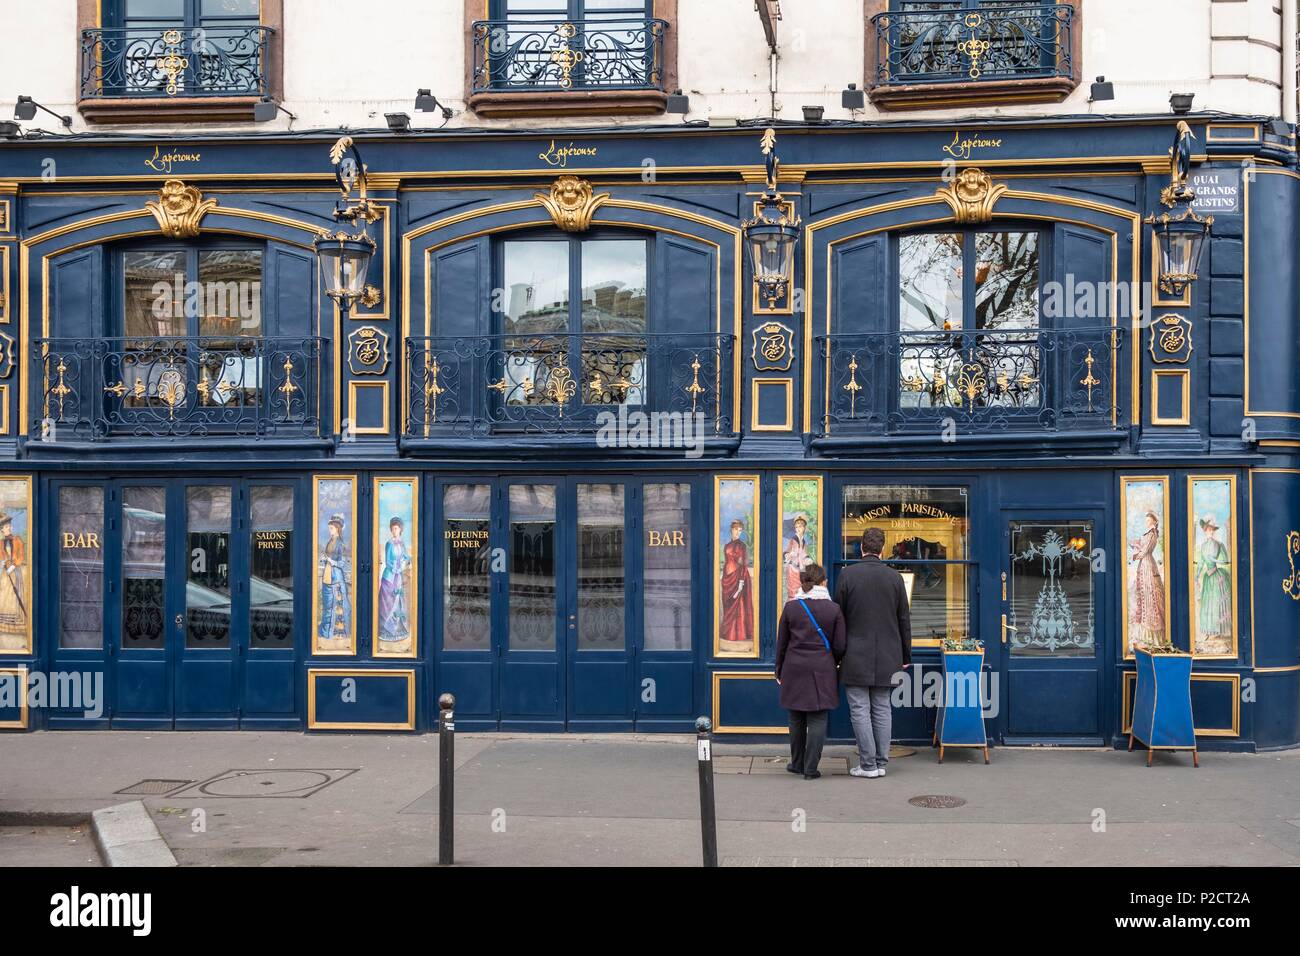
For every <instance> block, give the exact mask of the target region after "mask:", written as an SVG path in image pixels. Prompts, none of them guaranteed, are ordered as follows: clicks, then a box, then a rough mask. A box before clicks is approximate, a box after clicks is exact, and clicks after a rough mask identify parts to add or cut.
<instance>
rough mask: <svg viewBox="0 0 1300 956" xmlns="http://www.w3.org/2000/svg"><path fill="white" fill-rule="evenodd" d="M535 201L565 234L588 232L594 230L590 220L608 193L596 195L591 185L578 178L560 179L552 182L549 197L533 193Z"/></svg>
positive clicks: (544, 194)
mask: <svg viewBox="0 0 1300 956" xmlns="http://www.w3.org/2000/svg"><path fill="white" fill-rule="evenodd" d="M533 198H534V199H536V200H537V201H538V202H539V203H541V204H542V206H543V207H544V208H545V209H546V211H547V212H548V213H550V214H551V219H552V220H553V221H554V222H555V224H556V225H557V226H559V227H560V228H561V229H563V230H564V231H565V232H586V231H587V230H588V229H590V228H591V217H592V216H593V215H595V212H596V210H597V209H598V208H599V207H600V205H601V204H602V203H603V202H605V200H607V199H608V198H609V193H595V192H593V191H592V188H591V183H589V182H587V180H585V179H579V178H578V177H577V176H561V177H560V178H559V179H557V180H556V181H555V182H553V183H551V192H550V195H547V194H546V193H534V194H533Z"/></svg>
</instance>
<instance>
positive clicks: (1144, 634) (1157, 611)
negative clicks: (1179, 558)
mask: <svg viewBox="0 0 1300 956" xmlns="http://www.w3.org/2000/svg"><path fill="white" fill-rule="evenodd" d="M1146 521H1147V529H1146V531H1144V532H1143V533H1142V535H1141V536H1140V537H1138V538H1135V539H1134V540H1133V541H1132V542H1130V545H1129V547H1130V550H1131V553H1130V555H1129V560H1131V561H1133V562H1134V563H1135V564H1136V565H1137V567H1136V568H1135V571H1134V578H1133V610H1132V615H1131V616H1132V622H1131V624H1132V626H1131V628H1130V630H1129V647H1130V648H1132V647H1133V645H1134V644H1162V643H1164V641H1165V582H1164V579H1163V578H1162V577H1161V576H1160V565H1159V564H1157V563H1156V559H1155V553H1156V547H1157V546H1158V545H1159V543H1160V519H1159V518H1157V517H1156V515H1155V513H1154V512H1151V511H1148V512H1147V515H1146Z"/></svg>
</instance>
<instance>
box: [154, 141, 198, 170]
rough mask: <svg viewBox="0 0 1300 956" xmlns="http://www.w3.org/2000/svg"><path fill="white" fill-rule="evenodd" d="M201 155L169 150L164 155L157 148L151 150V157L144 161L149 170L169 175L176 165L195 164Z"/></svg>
mask: <svg viewBox="0 0 1300 956" xmlns="http://www.w3.org/2000/svg"><path fill="white" fill-rule="evenodd" d="M202 155H203V154H202V153H182V152H179V151H178V150H174V149H173V150H170V151H168V152H166V153H164V152H163V151H162V150H161V149H160V148H159V147H157V146H155V147H154V148H153V155H152V156H151V157H149V158H148V159H146V160H145V161H144V164H145V165H146V166H148V167H149V168H150V169H152V170H154V171H156V172H159V173H170V172H172V169H173V168H174V167H175V166H176V164H177V163H197V162H198V161H199V160H200V158H201V157H202Z"/></svg>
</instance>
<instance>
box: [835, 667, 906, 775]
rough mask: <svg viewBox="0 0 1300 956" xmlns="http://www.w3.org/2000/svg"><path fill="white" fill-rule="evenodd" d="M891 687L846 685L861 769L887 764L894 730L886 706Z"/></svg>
mask: <svg viewBox="0 0 1300 956" xmlns="http://www.w3.org/2000/svg"><path fill="white" fill-rule="evenodd" d="M891 690H893V688H892V687H847V686H846V687H845V688H844V693H845V695H846V696H847V697H848V699H849V719H850V720H852V721H853V736H854V737H856V738H857V739H858V760H859V762H860V763H861V764H862V769H863V770H874V769H876V768H877V767H884V766H885V764H887V763H889V738H890V733H891V731H892V729H893V727H892V724H893V716H894V715H893V712H892V711H891V710H890V706H889V694H890V691H891Z"/></svg>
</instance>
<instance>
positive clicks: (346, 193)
mask: <svg viewBox="0 0 1300 956" xmlns="http://www.w3.org/2000/svg"><path fill="white" fill-rule="evenodd" d="M330 161H331V162H332V163H333V164H334V177H335V179H336V180H337V181H338V185H339V191H340V192H341V193H342V194H343V195H342V197H341V198H340V199H339V201H338V202H337V203H336V204H335V206H334V218H335V219H337V220H339V222H340V223H348V224H349V225H350V226H352V227H353V228H355V229H356V231H355V232H349V231H348V230H346V229H343V228H340V229H339V230H338V231H336V232H330V231H328V230H322V232H321V234H320V235H319V236H317V238H316V261H317V262H318V263H320V269H321V276H322V277H323V278H324V280H325V292H326V294H327V295H329V297H330V298H331V299H333V300H334V301H335V302H337V303H338V304H339V308H341V309H343V310H345V311H346V310H349V309H351V308H352V306H353V305H355V304H356V303H357V302H358V301H362V302H365V303H367V304H375V302H377V300H378V296H379V295H380V293H379V290H378V289H375V288H374V287H373V286H367V285H366V275H367V274H368V272H369V270H370V260H371V258H372V257H373V256H374V254H375V240H374V239H372V238H371V237H370V233H369V232H368V231H367V228H366V227H367V225H368V224H369V223H372V222H377V221H378V220H379V219H380V218H381V216H382V215H383V214H382V212H381V210H380V208H379V206H377V205H376V204H375V203H373V202H371V201H370V200H369V199H367V198H366V166H365V164H364V163H362V161H361V154H360V153H359V152H358V151H357V147H356V145H355V144H354V143H353V142H352V137H351V136H344V137H343V138H342V139H340V140H339V141H338V142H337V143H335V144H334V146H333V148H332V149H330ZM354 188H355V189H356V190H357V197H356V198H355V199H354V198H353V196H352V190H353V189H354ZM358 227H359V228H358Z"/></svg>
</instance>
